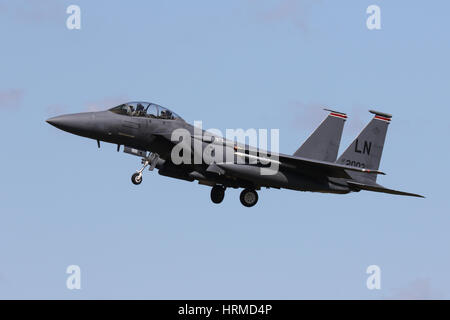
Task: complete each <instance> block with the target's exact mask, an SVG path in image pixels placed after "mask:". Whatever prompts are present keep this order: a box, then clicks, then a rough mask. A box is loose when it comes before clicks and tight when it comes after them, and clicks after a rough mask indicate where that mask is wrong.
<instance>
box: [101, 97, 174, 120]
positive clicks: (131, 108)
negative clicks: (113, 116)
mask: <svg viewBox="0 0 450 320" xmlns="http://www.w3.org/2000/svg"><path fill="white" fill-rule="evenodd" d="M109 111H111V112H114V113H117V114H122V115H127V116H131V117H145V118H155V119H166V120H176V119H182V118H181V117H180V116H179V115H177V114H176V113H175V112H172V111H170V110H169V109H167V108H164V107H161V106H160V105H157V104H155V103H150V102H143V101H138V102H128V103H124V104H121V105H120V106H117V107H114V108H112V109H109Z"/></svg>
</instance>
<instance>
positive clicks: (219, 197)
mask: <svg viewBox="0 0 450 320" xmlns="http://www.w3.org/2000/svg"><path fill="white" fill-rule="evenodd" d="M224 197H225V188H224V187H222V186H214V187H212V189H211V201H212V202H214V203H221V202H222V201H223V198H224Z"/></svg>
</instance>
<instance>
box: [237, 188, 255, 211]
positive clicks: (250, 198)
mask: <svg viewBox="0 0 450 320" xmlns="http://www.w3.org/2000/svg"><path fill="white" fill-rule="evenodd" d="M239 199H240V200H241V203H242V205H243V206H245V207H253V206H254V205H255V204H256V203H257V202H258V193H256V191H255V190H253V189H244V190H242V192H241V196H240V197H239Z"/></svg>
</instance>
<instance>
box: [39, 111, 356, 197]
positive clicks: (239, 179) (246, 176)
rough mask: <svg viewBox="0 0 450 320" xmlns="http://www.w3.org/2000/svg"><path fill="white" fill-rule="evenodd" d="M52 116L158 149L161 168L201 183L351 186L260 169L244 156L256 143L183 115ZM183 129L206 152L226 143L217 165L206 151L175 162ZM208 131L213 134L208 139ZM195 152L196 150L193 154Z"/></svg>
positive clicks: (70, 127)
mask: <svg viewBox="0 0 450 320" xmlns="http://www.w3.org/2000/svg"><path fill="white" fill-rule="evenodd" d="M47 122H48V123H50V124H52V125H53V126H55V127H57V128H59V129H61V130H64V131H67V132H70V133H73V134H76V135H79V136H83V137H86V138H90V139H94V140H97V141H104V142H108V143H112V144H117V145H119V146H121V145H122V146H127V147H131V148H135V149H138V150H145V151H149V152H152V153H155V154H158V155H159V159H160V160H159V161H158V163H157V165H156V167H157V168H158V169H159V173H160V174H161V175H165V176H169V177H173V178H178V179H182V180H188V181H194V180H198V181H199V183H201V184H206V185H211V186H214V185H216V184H220V185H223V186H224V187H233V188H240V187H242V188H253V189H259V188H261V187H268V188H286V189H292V190H300V191H315V192H328V193H348V192H349V191H350V189H349V188H348V186H347V185H346V184H345V182H343V181H341V179H336V178H334V179H333V178H329V177H327V176H325V175H317V173H315V172H311V174H309V173H308V172H307V171H305V172H302V173H299V172H298V171H296V170H293V169H292V168H290V167H289V166H288V165H287V164H284V163H282V162H280V163H279V167H278V169H277V171H276V172H275V173H274V174H270V175H261V174H260V169H261V167H262V166H264V164H262V163H260V162H258V161H256V162H255V163H251V161H249V159H248V158H246V156H245V153H246V152H247V154H248V150H252V147H250V146H248V145H244V144H238V143H235V142H233V141H229V140H226V139H224V138H222V137H214V136H213V138H212V139H211V134H210V133H208V132H207V131H204V130H201V129H198V128H195V127H194V126H192V125H191V124H189V123H187V122H186V121H184V120H183V119H182V118H180V117H178V116H177V117H171V118H167V117H157V116H155V117H153V116H142V114H141V115H137V116H134V115H131V114H120V113H117V112H114V111H111V110H107V111H99V112H85V113H76V114H68V115H63V116H58V117H54V118H51V119H48V120H47ZM180 129H182V130H185V131H186V132H189V134H190V136H191V141H190V143H191V147H192V150H194V149H195V146H194V144H197V146H198V145H199V143H200V145H201V152H202V153H203V152H204V151H205V149H206V148H207V147H208V146H209V145H211V144H215V147H216V148H217V147H219V146H218V145H220V147H221V148H223V153H222V155H223V160H222V161H216V162H217V166H216V167H218V168H217V170H212V169H211V163H207V162H206V161H205V160H204V159H203V157H201V159H202V161H201V162H200V163H198V162H195V161H191V162H190V163H182V164H174V162H173V161H172V150H173V148H174V146H175V145H176V143H178V141H172V138H173V133H174V131H175V130H180ZM199 131H200V132H201V134H200V135H201V137H200V138H199ZM204 136H208V137H209V138H208V139H203V138H202V137H204ZM204 140H206V141H204ZM253 149H254V148H253ZM193 153H195V151H193ZM230 153H232V154H233V157H232V161H230V158H229V157H228V158H226V157H227V155H229V154H230ZM242 155H243V156H242ZM193 158H194V155H192V160H193ZM213 169H214V168H213Z"/></svg>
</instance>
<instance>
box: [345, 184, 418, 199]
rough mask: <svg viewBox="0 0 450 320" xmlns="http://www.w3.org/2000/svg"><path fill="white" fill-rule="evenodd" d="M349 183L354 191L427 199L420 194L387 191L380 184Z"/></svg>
mask: <svg viewBox="0 0 450 320" xmlns="http://www.w3.org/2000/svg"><path fill="white" fill-rule="evenodd" d="M347 183H348V185H349V186H350V187H352V188H354V189H356V190H358V191H359V190H367V191H374V192H383V193H390V194H397V195H400V196H410V197H419V198H425V197H424V196H422V195H420V194H415V193H409V192H403V191H398V190H392V189H387V188H384V187H383V186H380V185H379V184H373V185H369V184H363V183H358V182H353V181H347Z"/></svg>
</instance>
